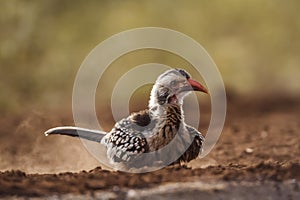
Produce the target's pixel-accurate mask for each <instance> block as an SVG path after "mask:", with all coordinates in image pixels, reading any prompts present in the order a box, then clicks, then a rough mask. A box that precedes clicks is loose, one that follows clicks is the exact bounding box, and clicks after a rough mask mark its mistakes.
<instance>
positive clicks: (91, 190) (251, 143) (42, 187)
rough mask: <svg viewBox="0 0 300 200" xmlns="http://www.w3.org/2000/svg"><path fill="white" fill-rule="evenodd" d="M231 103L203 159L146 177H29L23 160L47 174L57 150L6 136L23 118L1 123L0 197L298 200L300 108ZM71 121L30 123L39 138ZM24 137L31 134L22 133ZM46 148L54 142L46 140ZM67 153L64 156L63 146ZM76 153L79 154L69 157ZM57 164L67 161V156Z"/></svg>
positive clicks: (285, 103)
mask: <svg viewBox="0 0 300 200" xmlns="http://www.w3.org/2000/svg"><path fill="white" fill-rule="evenodd" d="M228 101H229V103H228V111H227V119H226V124H225V127H224V130H223V133H222V136H221V138H220V139H219V141H218V143H217V145H216V146H215V148H214V149H213V151H212V152H211V153H210V154H209V155H208V156H207V157H205V158H204V159H202V160H196V161H193V162H192V163H190V164H189V165H188V166H186V167H180V166H173V167H167V168H164V169H162V170H159V171H155V172H151V173H145V174H130V173H124V172H112V171H108V170H104V169H102V168H101V167H96V168H94V169H92V170H86V171H80V172H64V173H45V172H43V171H42V170H41V169H40V170H35V171H33V172H32V171H30V170H28V169H29V167H24V168H22V166H26V165H28V162H25V161H24V160H25V159H27V161H28V159H29V160H30V162H29V163H31V165H32V166H34V165H38V164H39V166H45V168H44V169H48V170H47V171H48V172H52V171H51V168H49V166H51V165H53V166H57V165H58V164H57V163H59V162H60V159H59V158H57V157H51V156H50V157H49V156H48V157H47V155H49V154H50V153H51V151H52V150H53V149H54V150H53V151H54V153H55V151H56V150H55V149H56V148H57V146H55V145H60V144H61V143H60V144H53V143H49V141H47V142H44V140H45V139H44V138H43V139H38V140H37V141H38V142H37V141H36V140H34V141H35V142H34V143H33V144H34V145H37V146H39V149H38V150H36V151H33V150H32V148H29V147H28V145H24V144H22V143H24V142H27V144H30V143H29V142H30V141H32V140H33V139H32V138H31V137H26V135H21V136H23V139H22V137H21V138H20V137H18V139H16V136H17V135H16V134H20V130H18V129H20V127H17V128H16V129H17V130H13V132H12V133H11V132H10V129H12V127H13V126H14V124H15V123H19V121H22V120H23V118H24V117H22V116H21V117H19V118H18V119H16V118H13V117H7V118H6V119H1V121H0V123H1V124H0V125H1V127H4V130H2V132H1V134H0V137H1V138H0V139H1V143H3V145H2V147H1V148H0V150H1V152H2V153H1V154H2V158H1V162H2V164H0V167H1V168H0V169H2V172H0V197H2V198H12V199H19V198H21V199H22V198H23V197H37V198H42V197H45V196H47V197H49V196H51V197H53V198H56V199H60V198H63V199H73V198H78V199H87V198H97V199H124V198H125V199H126V198H127V199H151V198H161V199H169V198H172V199H182V197H185V198H187V199H199V198H206V199H231V198H238V199H253V198H258V199H267V198H270V199H299V198H300V185H299V184H300V182H299V181H300V135H299V134H300V131H299V130H300V120H299V119H300V112H299V111H300V104H299V100H298V98H280V99H275V98H271V97H268V98H257V99H238V98H236V97H235V98H234V97H231V96H229V98H228ZM45 118H47V117H45ZM205 119H206V121H208V119H209V116H206V118H205V116H204V121H205ZM59 120H60V121H59ZM71 120H72V119H71V117H70V116H69V118H68V117H66V119H64V118H62V119H57V120H56V121H55V119H52V120H49V121H48V120H45V119H44V120H40V121H39V122H36V121H35V120H33V121H35V123H37V124H35V123H33V125H36V126H39V128H38V129H39V131H40V132H42V130H45V129H47V128H49V127H51V126H53V125H54V124H57V123H61V124H64V123H68V122H70V121H71ZM28 123H30V122H28ZM22 126H25V127H26V126H27V125H24V124H23V125H22ZM202 126H203V130H204V131H202V132H205V124H203V125H202ZM202 126H201V127H202ZM201 127H200V129H201ZM5 128H6V129H5ZM25 130H31V129H30V128H28V129H26V128H25ZM8 134H10V135H9V136H8ZM23 134H25V133H23ZM37 134H40V133H37ZM18 136H20V135H18ZM36 137H37V136H36ZM39 137H40V136H39ZM41 137H42V136H41ZM12 138H14V139H12ZM37 138H38V137H37ZM56 139H57V138H56ZM42 140H43V141H42ZM63 140H64V141H65V140H66V141H72V142H73V141H75V140H76V139H73V138H66V139H65V138H64V139H63ZM40 141H42V142H40ZM51 141H55V139H52V138H51ZM18 144H20V145H18ZM77 144H78V145H80V143H77ZM51 145H53V146H51ZM12 146H13V147H12ZM29 146H30V145H29ZM40 146H41V147H40ZM41 149H42V150H41ZM43 149H46V150H44V151H43ZM65 151H67V152H68V150H67V147H66V150H65ZM46 152H48V154H47V153H46ZM70 152H72V150H70ZM70 152H69V153H68V155H70V160H68V165H67V167H66V168H65V169H70V168H72V164H70V162H72V161H73V162H75V160H74V159H73V160H72V156H73V155H71V154H72V153H70ZM76 152H77V149H75V151H74V153H73V154H76ZM52 155H53V153H52ZM86 155H88V154H86ZM75 156H76V155H75ZM20 157H22V159H21V158H20ZM34 157H35V158H34ZM62 158H63V159H67V156H65V157H62ZM51 160H52V161H53V163H52V161H51ZM22 162H23V163H24V164H23V165H22ZM26 163H27V164H26ZM76 164H77V165H78V163H76ZM93 164H94V163H93V162H92V164H91V165H89V166H94V165H93ZM14 166H15V167H14ZM47 166H48V168H47ZM81 166H85V165H81ZM77 167H78V166H77ZM79 167H80V166H79ZM42 168H43V167H42ZM73 168H74V166H73ZM81 168H82V167H81ZM17 169H21V170H22V171H21V170H17ZM59 169H64V168H59ZM76 169H77V168H76ZM23 171H26V173H25V172H23ZM34 172H39V173H34ZM54 172H55V171H54Z"/></svg>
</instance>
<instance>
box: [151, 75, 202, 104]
mask: <svg viewBox="0 0 300 200" xmlns="http://www.w3.org/2000/svg"><path fill="white" fill-rule="evenodd" d="M191 91H201V92H204V93H208V91H207V89H206V88H205V87H204V86H203V85H201V84H200V83H199V82H197V81H195V80H193V79H192V78H191V76H190V75H189V74H188V73H187V72H186V71H185V70H183V69H171V70H168V71H166V72H164V73H163V74H161V75H160V76H159V77H158V78H157V80H156V82H155V84H154V86H153V88H152V91H151V97H150V102H149V107H150V108H151V107H153V106H156V105H157V104H159V105H164V104H172V103H173V104H179V105H181V104H182V103H183V99H184V97H185V96H187V95H188V94H189V93H190V92H191Z"/></svg>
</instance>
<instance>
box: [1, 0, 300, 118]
mask: <svg viewBox="0 0 300 200" xmlns="http://www.w3.org/2000/svg"><path fill="white" fill-rule="evenodd" d="M299 8H300V1H298V0H289V1H280V0H251V1H250V0H227V1H221V0H213V1H211V0H202V1H196V0H189V1H179V0H164V1H160V0H145V1H121V0H114V1H84V0H81V1H71V0H65V1H60V0H48V1H46V0H44V1H30V0H9V1H8V0H6V1H5V0H3V1H0V27H1V31H0V113H1V115H2V114H3V115H7V114H12V113H20V112H24V110H27V109H30V108H35V109H40V108H46V107H47V108H48V109H51V108H56V107H62V106H67V107H68V108H70V107H71V98H72V87H73V82H74V78H75V75H76V72H77V70H78V69H79V66H80V64H81V62H82V61H83V60H84V58H85V57H86V56H87V54H88V53H89V52H90V51H91V50H92V49H93V48H94V47H95V46H96V45H97V44H98V43H100V42H101V41H103V40H105V39H106V38H108V37H110V36H111V35H113V34H116V33H119V32H121V31H124V30H128V29H132V28H137V27H144V26H158V27H165V28H170V29H174V30H177V31H180V32H182V33H184V34H186V35H188V36H190V37H192V38H194V39H195V40H196V41H197V42H199V43H200V44H202V45H203V47H204V48H205V49H206V50H207V51H208V52H209V54H210V55H211V56H212V58H213V59H214V61H215V62H216V64H217V66H218V67H219V69H220V71H221V74H222V76H223V79H224V81H225V85H226V89H227V90H228V91H229V90H231V91H234V92H235V93H237V94H240V95H250V96H259V95H266V94H272V93H277V94H278V95H279V96H282V95H299V92H300V80H299V74H300V67H299V66H300V56H299V55H300V40H299V36H300V20H299V19H300V13H299ZM147 62H159V63H163V64H168V65H171V66H174V67H180V65H181V64H184V62H182V61H178V59H177V58H175V57H174V56H172V55H169V54H167V53H163V54H162V53H161V52H157V51H151V50H149V51H143V52H136V53H135V54H134V53H133V55H127V57H124V58H120V60H117V61H116V62H115V63H114V64H115V65H116V66H117V67H114V68H112V69H111V70H110V71H111V72H107V73H111V74H113V75H110V76H109V77H112V79H114V80H116V79H117V77H119V76H120V75H121V74H122V73H124V72H125V71H126V70H128V68H131V67H134V66H136V65H138V64H143V63H147ZM103 81H104V83H107V84H106V85H110V82H109V81H110V80H103ZM108 89H111V88H109V86H108ZM149 89H150V88H149Z"/></svg>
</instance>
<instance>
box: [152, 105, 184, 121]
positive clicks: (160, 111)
mask: <svg viewBox="0 0 300 200" xmlns="http://www.w3.org/2000/svg"><path fill="white" fill-rule="evenodd" d="M149 111H150V116H151V117H152V118H154V119H159V121H166V120H167V121H168V120H172V121H173V122H174V123H179V124H180V123H181V122H183V121H184V115H183V110H182V105H180V104H175V103H170V104H164V105H159V104H157V105H155V106H149Z"/></svg>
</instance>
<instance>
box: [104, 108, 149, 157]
mask: <svg viewBox="0 0 300 200" xmlns="http://www.w3.org/2000/svg"><path fill="white" fill-rule="evenodd" d="M150 122H151V119H150V116H149V112H148V111H147V110H145V111H141V112H138V113H132V114H131V115H130V116H129V117H127V118H125V119H122V120H121V121H119V122H117V123H116V124H115V126H114V128H113V129H112V130H111V131H110V132H109V134H108V135H107V136H105V138H104V140H103V141H104V143H105V144H106V145H107V155H108V157H109V158H110V159H111V160H112V161H113V162H124V161H130V160H131V158H132V156H136V155H138V154H140V153H144V152H147V151H148V144H147V140H146V138H145V136H144V134H143V133H144V132H145V130H147V129H149V127H148V126H149V125H151V123H150Z"/></svg>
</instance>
